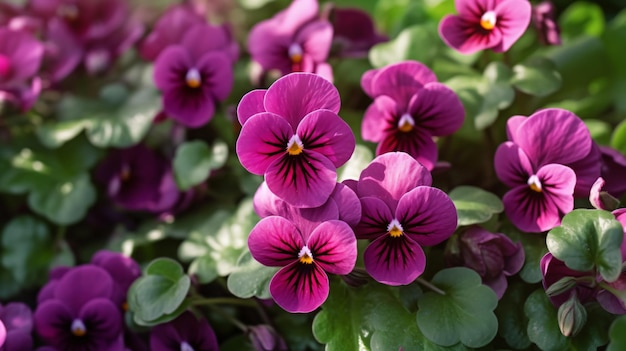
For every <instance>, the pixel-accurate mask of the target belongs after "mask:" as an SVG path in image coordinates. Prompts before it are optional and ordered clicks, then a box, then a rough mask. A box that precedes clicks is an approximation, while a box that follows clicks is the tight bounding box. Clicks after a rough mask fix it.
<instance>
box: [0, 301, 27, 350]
mask: <svg viewBox="0 0 626 351" xmlns="http://www.w3.org/2000/svg"><path fill="white" fill-rule="evenodd" d="M32 329H33V314H32V312H31V310H30V308H29V307H28V306H27V305H25V304H23V303H20V302H12V303H9V304H6V305H4V306H2V305H1V304H0V350H2V351H31V350H32V349H33V338H32V336H31V333H32Z"/></svg>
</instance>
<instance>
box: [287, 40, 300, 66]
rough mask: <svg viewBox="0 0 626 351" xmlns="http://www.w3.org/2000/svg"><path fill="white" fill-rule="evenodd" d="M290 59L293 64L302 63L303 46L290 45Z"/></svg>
mask: <svg viewBox="0 0 626 351" xmlns="http://www.w3.org/2000/svg"><path fill="white" fill-rule="evenodd" d="M289 59H290V60H291V63H300V62H302V46H300V44H298V43H293V44H291V45H289Z"/></svg>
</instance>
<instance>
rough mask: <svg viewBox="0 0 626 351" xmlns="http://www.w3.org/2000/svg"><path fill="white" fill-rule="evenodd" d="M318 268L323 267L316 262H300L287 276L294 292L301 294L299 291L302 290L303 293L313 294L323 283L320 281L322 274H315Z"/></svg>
mask: <svg viewBox="0 0 626 351" xmlns="http://www.w3.org/2000/svg"><path fill="white" fill-rule="evenodd" d="M317 270H321V268H319V266H318V265H317V264H316V263H315V262H313V263H311V264H306V263H301V262H298V264H296V265H295V267H294V268H293V269H292V270H291V271H290V272H289V276H288V277H287V279H288V281H289V283H290V284H291V287H292V289H293V293H294V294H296V295H300V294H298V291H301V292H303V293H309V294H313V293H314V292H315V289H316V288H317V287H319V286H320V285H321V282H320V281H319V276H320V275H319V274H315V273H316V271H317Z"/></svg>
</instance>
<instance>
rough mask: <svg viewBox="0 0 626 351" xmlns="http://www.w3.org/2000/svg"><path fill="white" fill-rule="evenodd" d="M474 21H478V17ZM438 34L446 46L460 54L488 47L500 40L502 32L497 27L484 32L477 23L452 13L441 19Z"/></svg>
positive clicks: (495, 44)
mask: <svg viewBox="0 0 626 351" xmlns="http://www.w3.org/2000/svg"><path fill="white" fill-rule="evenodd" d="M476 21H477V22H478V21H480V17H478V18H477V19H476ZM439 36H440V37H441V39H442V40H443V41H444V42H445V43H446V44H447V45H448V46H450V47H451V48H453V49H455V50H457V51H459V52H460V53H462V54H472V53H475V52H477V51H480V50H485V49H490V48H492V47H494V46H497V45H498V44H499V43H500V41H501V40H502V33H501V32H500V30H499V28H498V27H496V28H494V29H493V30H491V31H489V32H486V31H484V30H482V28H480V25H479V24H478V23H474V22H473V21H469V20H468V19H466V18H462V17H459V16H454V15H448V16H446V17H444V18H443V20H441V22H440V23H439Z"/></svg>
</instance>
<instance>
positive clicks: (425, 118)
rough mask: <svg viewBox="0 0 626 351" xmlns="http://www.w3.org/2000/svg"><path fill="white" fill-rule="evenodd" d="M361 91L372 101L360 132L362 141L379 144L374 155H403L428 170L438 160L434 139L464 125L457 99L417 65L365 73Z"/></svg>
mask: <svg viewBox="0 0 626 351" xmlns="http://www.w3.org/2000/svg"><path fill="white" fill-rule="evenodd" d="M361 86H362V87H363V89H364V90H365V92H366V93H367V94H368V95H370V96H371V97H372V98H374V99H375V100H374V102H373V103H372V104H371V105H370V106H369V107H368V109H367V111H365V116H364V117H363V125H362V129H361V132H362V135H363V139H364V140H367V141H372V142H376V143H379V144H378V147H377V148H376V155H381V154H384V153H386V152H391V151H403V152H406V153H408V154H409V155H411V156H413V157H414V158H415V159H417V160H418V161H419V162H420V163H422V164H423V165H424V166H426V168H428V170H432V169H433V168H434V166H435V163H436V162H437V154H438V152H437V144H436V143H435V142H434V141H433V137H434V136H444V135H449V134H452V133H454V132H455V131H456V130H458V129H459V128H461V125H462V124H463V119H464V116H465V110H464V108H463V104H462V103H461V100H460V99H459V98H458V96H457V95H456V93H454V91H452V90H451V89H450V88H448V87H446V86H445V85H443V84H441V83H439V82H437V78H436V77H435V75H434V73H432V71H431V70H430V69H428V67H426V66H424V65H423V64H421V63H419V62H416V61H404V62H400V63H396V64H392V65H389V66H386V67H383V68H380V69H376V70H371V71H368V72H365V74H363V77H362V79H361Z"/></svg>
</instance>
